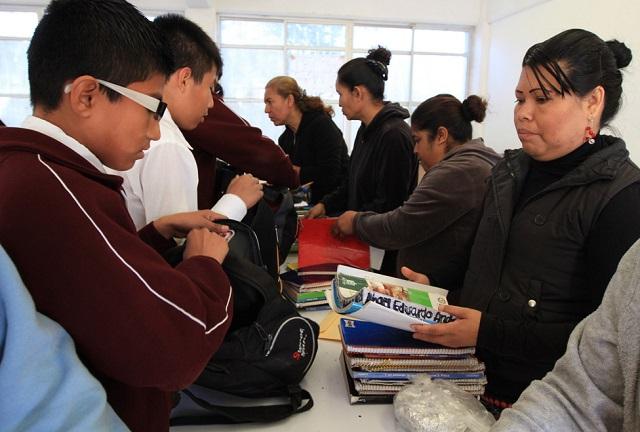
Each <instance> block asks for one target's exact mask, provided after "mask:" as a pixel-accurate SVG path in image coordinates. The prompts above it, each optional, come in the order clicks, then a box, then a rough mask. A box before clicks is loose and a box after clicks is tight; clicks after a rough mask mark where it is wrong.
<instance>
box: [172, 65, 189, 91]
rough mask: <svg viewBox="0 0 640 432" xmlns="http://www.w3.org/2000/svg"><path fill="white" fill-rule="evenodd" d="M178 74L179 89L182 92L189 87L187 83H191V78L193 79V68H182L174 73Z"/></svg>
mask: <svg viewBox="0 0 640 432" xmlns="http://www.w3.org/2000/svg"><path fill="white" fill-rule="evenodd" d="M174 73H175V74H176V78H177V81H178V88H179V89H180V90H184V89H185V88H186V87H187V83H188V82H189V78H191V77H192V76H193V75H192V72H191V68H190V67H188V66H185V67H182V68H180V69H178V70H177V71H175V72H174Z"/></svg>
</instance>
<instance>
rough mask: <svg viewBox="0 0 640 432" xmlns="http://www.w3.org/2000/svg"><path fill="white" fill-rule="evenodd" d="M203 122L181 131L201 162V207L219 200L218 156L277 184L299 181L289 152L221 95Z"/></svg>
mask: <svg viewBox="0 0 640 432" xmlns="http://www.w3.org/2000/svg"><path fill="white" fill-rule="evenodd" d="M213 101H214V104H213V108H211V109H210V110H209V115H208V116H207V117H205V120H204V122H203V123H200V125H199V126H198V127H197V128H195V129H194V130H192V131H182V133H183V134H184V136H185V138H186V139H187V141H188V142H189V144H191V146H192V147H193V156H194V157H195V159H196V163H197V165H198V208H200V209H209V208H211V207H213V205H214V204H215V203H216V200H217V197H216V196H215V191H216V188H215V181H216V158H219V159H222V160H224V161H225V162H227V163H229V164H231V165H233V166H234V167H235V168H238V169H240V170H242V171H245V172H247V173H250V174H253V175H254V176H256V177H258V178H260V179H262V180H266V181H267V182H269V183H271V184H272V185H275V186H287V187H289V188H291V189H293V188H296V187H298V186H299V185H300V180H299V179H298V174H297V173H296V172H295V171H294V169H293V165H292V164H291V161H290V160H289V156H287V155H286V154H285V152H284V151H283V150H282V149H281V148H280V146H279V145H277V144H276V143H274V142H273V141H272V140H271V139H269V138H268V137H266V136H264V135H262V131H260V129H258V128H256V127H252V126H251V125H249V124H248V123H247V122H246V121H244V120H243V119H242V118H241V117H240V116H238V115H237V114H236V113H235V112H233V110H232V109H231V108H229V107H228V106H227V105H225V103H224V101H223V100H222V99H221V98H220V97H219V96H216V95H214V96H213Z"/></svg>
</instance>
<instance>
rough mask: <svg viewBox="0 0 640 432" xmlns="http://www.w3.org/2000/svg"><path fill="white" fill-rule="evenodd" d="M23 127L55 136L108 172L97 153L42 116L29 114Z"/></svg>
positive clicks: (98, 167)
mask: <svg viewBox="0 0 640 432" xmlns="http://www.w3.org/2000/svg"><path fill="white" fill-rule="evenodd" d="M21 127H23V128H24V129H29V130H32V131H36V132H40V133H41V134H43V135H46V136H48V137H49V138H53V139H54V140H56V141H58V142H60V143H61V144H64V145H65V146H67V147H69V148H70V149H71V150H73V151H74V152H76V153H78V154H79V155H80V156H82V157H83V158H84V159H86V160H87V162H89V163H90V164H91V165H93V166H94V167H96V169H97V170H98V171H100V172H103V173H106V171H105V168H104V165H102V162H101V161H100V159H98V157H97V156H96V155H94V154H93V153H91V150H89V149H88V148H87V147H85V146H84V145H82V144H80V142H78V141H77V140H76V139H75V138H73V137H71V136H69V135H67V134H66V133H65V131H63V130H62V129H60V128H59V127H58V126H56V125H54V124H53V123H50V122H48V121H46V120H43V119H41V118H40V117H35V116H29V117H27V118H26V119H25V120H24V122H22V126H21Z"/></svg>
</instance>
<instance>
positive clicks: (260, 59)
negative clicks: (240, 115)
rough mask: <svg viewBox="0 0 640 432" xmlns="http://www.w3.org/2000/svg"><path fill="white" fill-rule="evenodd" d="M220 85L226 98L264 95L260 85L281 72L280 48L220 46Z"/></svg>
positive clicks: (282, 64) (282, 62)
mask: <svg viewBox="0 0 640 432" xmlns="http://www.w3.org/2000/svg"><path fill="white" fill-rule="evenodd" d="M222 58H223V59H224V74H223V75H222V82H221V84H222V86H223V87H224V94H225V95H226V96H227V97H229V98H258V99H260V100H262V98H263V97H264V86H265V84H267V82H268V81H269V80H270V79H271V78H273V77H275V76H278V75H284V58H283V55H282V51H280V50H270V49H269V50H266V49H248V48H223V49H222Z"/></svg>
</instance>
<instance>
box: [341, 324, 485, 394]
mask: <svg viewBox="0 0 640 432" xmlns="http://www.w3.org/2000/svg"><path fill="white" fill-rule="evenodd" d="M340 332H341V336H342V345H343V347H342V348H343V349H342V356H341V357H342V361H341V363H342V366H343V370H344V372H345V377H346V380H347V384H348V387H349V397H350V402H351V403H352V404H356V403H391V402H393V396H394V395H395V394H396V393H398V392H399V391H400V390H401V389H402V388H403V387H404V386H406V385H407V384H409V383H411V381H412V380H413V379H414V378H415V377H416V376H417V375H419V374H426V375H428V376H430V377H431V378H432V379H444V380H449V381H451V382H454V383H456V384H457V385H458V386H459V387H460V388H462V389H463V390H465V391H467V392H469V393H471V394H473V395H476V396H479V395H481V394H483V393H484V387H485V385H486V383H487V379H486V377H485V373H484V364H483V363H482V362H480V361H479V360H478V359H477V358H476V357H475V355H474V351H475V350H474V348H473V347H469V348H448V347H444V346H441V345H436V344H429V343H426V342H422V341H419V340H416V339H413V337H412V334H411V333H410V332H407V331H404V330H399V329H395V328H392V327H387V326H383V325H380V324H376V323H372V322H367V321H356V320H352V319H347V318H341V319H340Z"/></svg>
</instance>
